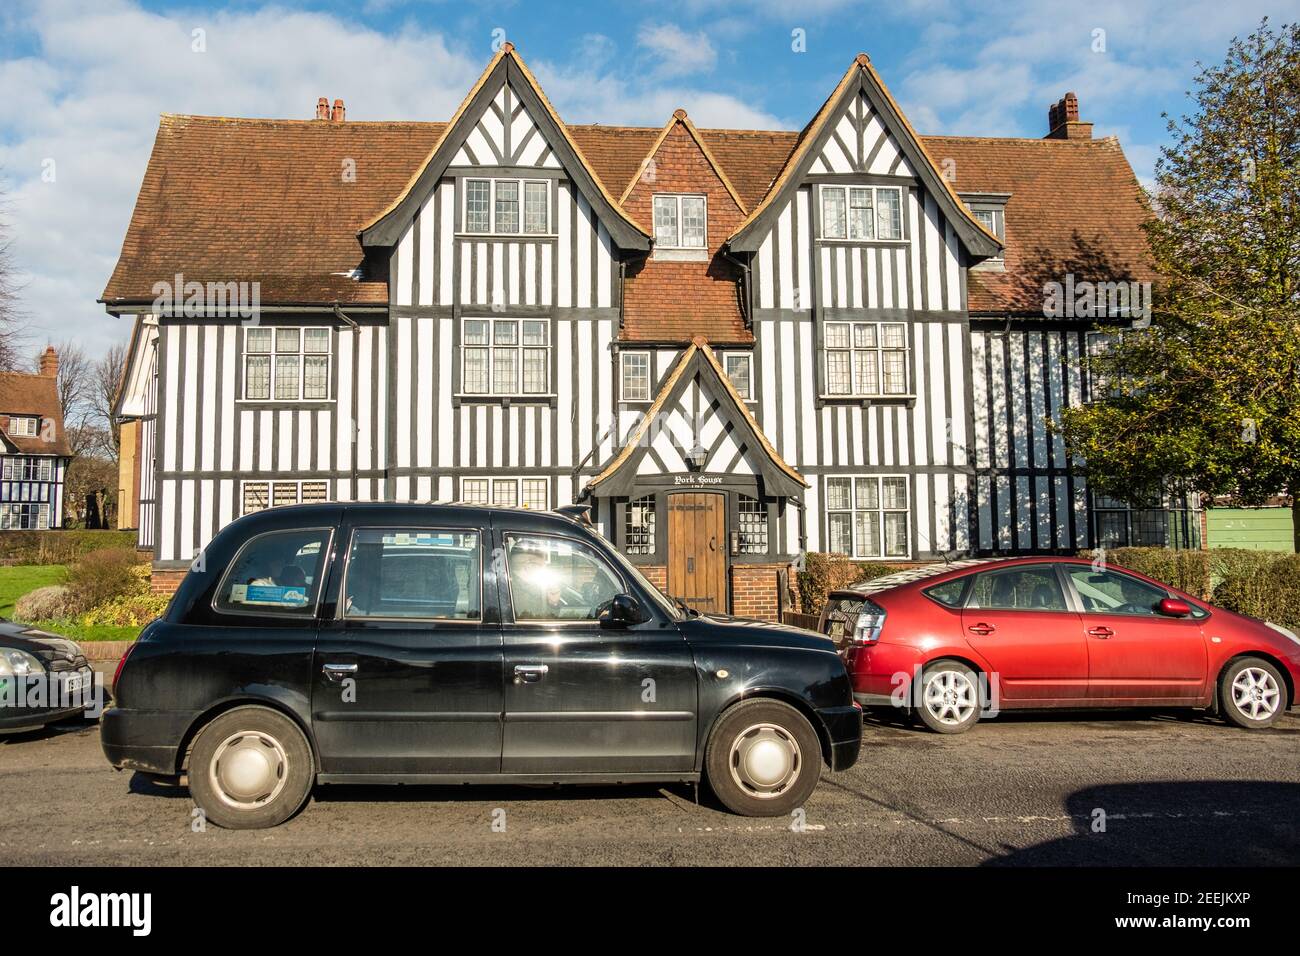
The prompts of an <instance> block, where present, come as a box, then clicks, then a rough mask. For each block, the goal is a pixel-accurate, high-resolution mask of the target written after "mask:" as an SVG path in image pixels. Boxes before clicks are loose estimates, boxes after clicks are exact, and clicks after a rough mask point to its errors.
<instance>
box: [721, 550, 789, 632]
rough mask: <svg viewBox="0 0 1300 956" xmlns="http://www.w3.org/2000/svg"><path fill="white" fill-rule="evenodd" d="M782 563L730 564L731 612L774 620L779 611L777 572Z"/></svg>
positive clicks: (739, 615) (778, 572) (737, 614)
mask: <svg viewBox="0 0 1300 956" xmlns="http://www.w3.org/2000/svg"><path fill="white" fill-rule="evenodd" d="M784 567H785V565H783V564H733V565H732V566H731V613H732V614H735V615H736V616H737V617H752V618H757V619H759V620H762V621H775V620H777V619H778V616H779V614H780V603H779V602H780V594H779V592H780V587H781V583H780V574H781V570H782V569H783V568H784Z"/></svg>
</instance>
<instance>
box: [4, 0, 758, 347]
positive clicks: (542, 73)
mask: <svg viewBox="0 0 1300 956" xmlns="http://www.w3.org/2000/svg"><path fill="white" fill-rule="evenodd" d="M7 16H8V17H9V18H10V20H9V22H10V23H11V25H12V26H13V28H14V29H15V30H20V31H21V34H22V40H23V41H24V42H25V47H27V46H29V47H31V48H32V49H34V50H36V51H37V52H35V53H34V54H32V55H31V56H27V57H25V58H18V59H9V60H0V102H4V103H6V104H7V105H8V108H6V109H5V110H4V112H3V118H2V119H0V172H2V173H3V176H4V179H5V186H6V188H7V192H8V197H7V198H8V208H7V210H5V212H6V218H7V220H8V222H9V224H10V226H11V233H12V237H13V240H14V241H13V255H14V259H15V262H16V264H17V266H18V268H19V270H20V271H21V272H22V273H23V276H22V278H23V281H24V288H23V291H22V301H21V303H20V304H21V307H22V308H23V309H24V310H25V311H26V313H27V314H28V316H29V317H30V319H31V325H32V333H33V336H34V337H36V338H39V340H40V341H42V342H43V341H44V340H46V339H52V340H61V339H64V338H74V337H75V338H77V339H78V340H79V341H81V342H82V343H84V344H85V345H86V346H87V347H88V348H90V349H92V350H94V349H97V348H100V347H102V346H104V345H106V344H107V343H109V342H111V341H114V340H118V339H121V338H123V337H125V336H126V335H127V334H128V332H129V329H128V327H127V323H126V321H114V320H113V319H111V318H110V317H108V316H107V315H106V314H105V313H104V311H103V308H102V306H99V305H97V304H96V301H95V300H96V299H97V298H98V297H99V295H100V293H101V292H102V291H103V289H104V285H105V283H106V282H107V281H108V277H109V275H110V274H111V272H112V269H113V266H114V264H115V262H116V260H117V256H118V253H119V250H120V248H121V243H122V239H123V237H124V236H125V234H126V227H127V223H128V221H129V220H130V216H131V210H132V208H133V205H134V202H135V198H136V194H137V192H138V190H139V187H140V181H141V179H142V177H143V174H144V169H145V165H146V163H147V161H148V157H149V152H150V149H151V147H152V144H153V140H154V136H155V134H156V132H157V128H158V114H159V113H162V112H172V113H198V114H214V115H233V116H260V117H289V118H300V119H308V118H310V117H311V116H313V115H314V110H315V104H316V99H317V97H319V96H327V97H329V98H330V100H331V101H332V100H333V99H334V98H336V97H338V98H342V99H344V100H345V101H346V103H347V110H348V119H349V120H376V119H424V120H428V119H445V118H447V117H448V116H450V115H451V114H452V113H453V112H454V111H455V109H456V107H457V106H458V105H459V104H460V102H461V100H462V99H463V98H464V96H465V94H466V92H467V91H468V90H469V89H470V87H471V86H472V85H473V83H474V81H475V79H476V78H477V77H478V75H479V73H480V72H481V71H482V69H483V67H484V66H485V65H486V63H487V61H488V59H489V58H490V56H491V53H492V51H491V50H490V48H489V43H490V39H491V38H490V37H489V36H484V37H483V38H482V45H481V48H479V47H473V48H463V47H460V46H456V45H454V44H453V43H452V42H450V41H449V40H448V39H447V37H446V35H445V34H440V33H438V32H433V31H429V30H426V29H423V28H419V27H416V26H412V25H410V24H407V25H404V26H403V27H402V28H401V29H400V30H399V31H395V32H394V33H393V34H392V35H387V34H384V33H381V32H378V31H376V30H373V29H371V28H369V27H366V26H365V25H363V24H360V23H357V22H353V21H346V20H343V19H340V18H337V17H334V16H331V15H327V14H321V13H310V12H301V11H295V10H290V9H285V8H278V7H266V8H262V9H253V10H247V9H245V10H239V11H238V12H233V13H215V14H207V13H184V12H180V13H169V14H166V15H163V14H158V13H154V12H150V11H146V10H144V9H142V8H141V7H140V6H139V5H138V3H135V2H131V0H104V2H93V0H50V2H46V3H41V4H39V5H35V4H30V5H28V6H26V7H24V8H22V9H21V10H20V12H18V13H17V14H16V15H15V14H13V8H8V12H7ZM196 28H198V29H202V30H204V31H206V33H205V40H206V49H207V51H206V52H205V53H195V52H192V50H191V44H192V31H193V30H194V29H196ZM16 35H17V34H12V35H11V36H16ZM26 41H30V42H29V43H28V42H26ZM10 48H12V47H10ZM525 52H526V51H525ZM614 54H615V47H614V44H613V41H611V40H610V39H609V38H607V37H604V36H600V35H598V34H589V35H587V36H586V37H584V38H583V41H582V42H581V43H580V44H578V45H577V46H576V47H575V49H574V51H573V56H572V60H573V63H574V64H577V65H575V66H567V65H565V64H559V65H556V66H550V65H547V64H545V63H534V64H533V65H534V67H535V68H536V69H537V72H538V75H539V77H540V79H541V81H542V84H543V87H544V88H545V89H546V91H547V94H548V95H549V96H550V98H551V101H552V102H553V103H555V105H556V107H557V108H558V109H559V111H560V112H561V114H562V115H563V116H564V117H565V119H568V120H571V121H575V122H584V121H585V122H593V121H598V122H602V123H611V124H614V123H629V124H631V123H636V124H645V125H651V126H659V125H662V124H663V123H665V122H666V121H667V119H668V117H669V116H670V115H671V114H672V111H673V109H674V108H676V107H678V106H683V107H685V108H687V109H688V110H690V111H691V113H692V115H693V116H695V117H696V119H697V121H698V122H700V123H701V125H728V126H751V125H757V126H773V125H776V126H779V125H780V123H778V122H777V121H776V120H775V119H773V118H772V117H770V116H768V115H767V114H765V113H763V112H762V111H761V110H759V109H756V108H754V107H752V106H750V105H747V104H745V103H742V102H740V101H739V100H737V99H735V98H733V97H729V96H726V95H722V94H718V93H713V92H710V91H708V90H703V89H694V88H690V87H685V86H675V85H668V86H664V85H661V84H655V83H648V82H646V80H645V78H644V77H643V78H635V77H629V76H626V75H624V72H623V69H622V67H620V66H619V64H618V63H617V62H616V61H615V57H614ZM376 65H382V69H376ZM616 70H617V73H615V71H616ZM15 106H18V107H19V108H14V107H15ZM47 159H52V160H53V161H54V163H55V166H54V169H55V173H56V178H55V181H54V182H43V181H42V179H41V172H42V168H43V167H42V163H43V161H45V160H47ZM214 228H215V229H219V228H220V224H214ZM33 344H36V343H33Z"/></svg>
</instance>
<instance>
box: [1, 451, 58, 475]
mask: <svg viewBox="0 0 1300 956" xmlns="http://www.w3.org/2000/svg"><path fill="white" fill-rule="evenodd" d="M0 478H3V480H5V481H53V480H54V460H53V459H52V458H18V457H14V458H5V459H4V460H3V464H0Z"/></svg>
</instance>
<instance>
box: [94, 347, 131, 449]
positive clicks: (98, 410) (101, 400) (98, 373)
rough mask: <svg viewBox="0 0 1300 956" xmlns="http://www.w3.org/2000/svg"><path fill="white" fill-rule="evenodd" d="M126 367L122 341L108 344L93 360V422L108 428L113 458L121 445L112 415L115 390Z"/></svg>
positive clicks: (124, 349)
mask: <svg viewBox="0 0 1300 956" xmlns="http://www.w3.org/2000/svg"><path fill="white" fill-rule="evenodd" d="M125 367H126V346H125V345H123V344H122V343H120V342H119V343H118V344H116V345H112V346H109V349H108V351H106V352H105V353H104V354H103V355H102V356H100V358H99V361H97V362H95V367H94V370H93V381H92V382H91V394H90V398H89V402H90V406H91V412H92V413H93V417H94V421H95V424H96V425H98V426H99V427H101V428H105V429H107V430H108V432H109V434H110V435H111V436H112V444H111V446H110V447H111V448H112V453H113V458H114V459H116V458H117V457H118V453H119V451H120V450H121V447H122V429H121V426H120V424H119V423H118V422H117V421H116V420H115V419H114V417H113V407H114V405H116V404H117V391H118V388H119V387H120V386H121V384H122V371H123V369H124V368H125Z"/></svg>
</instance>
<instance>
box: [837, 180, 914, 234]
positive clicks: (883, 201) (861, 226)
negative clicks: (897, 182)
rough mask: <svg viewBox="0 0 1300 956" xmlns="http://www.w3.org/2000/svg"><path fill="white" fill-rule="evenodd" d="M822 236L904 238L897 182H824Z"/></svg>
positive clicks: (900, 199) (900, 191)
mask: <svg viewBox="0 0 1300 956" xmlns="http://www.w3.org/2000/svg"><path fill="white" fill-rule="evenodd" d="M821 197H822V238H823V239H848V240H852V241H858V242H866V241H870V240H873V239H887V240H888V239H902V238H903V195H902V190H900V189H899V188H898V187H897V186H822V187H821Z"/></svg>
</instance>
